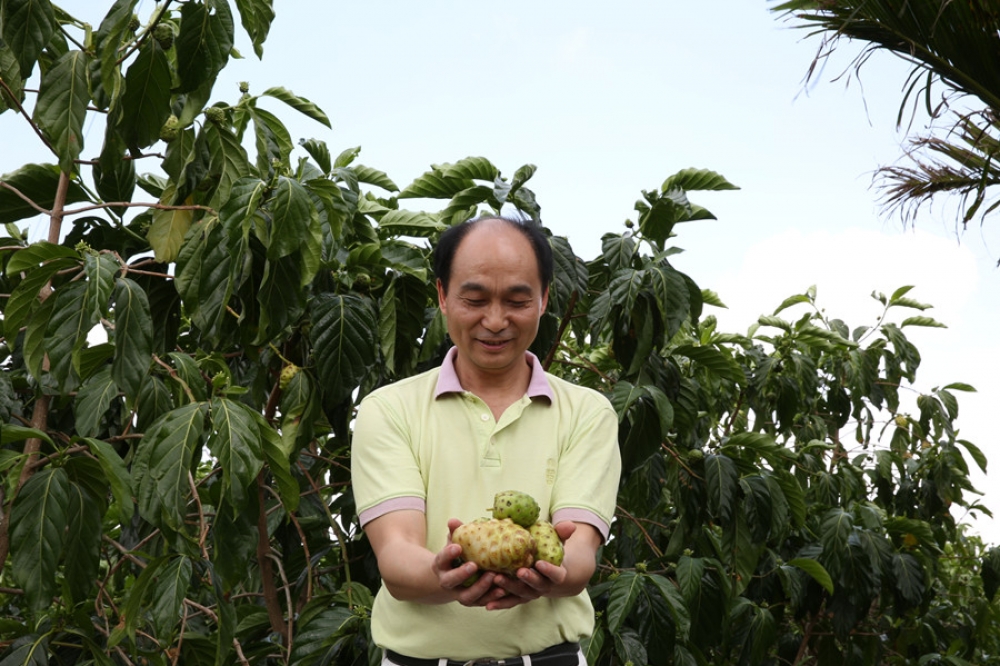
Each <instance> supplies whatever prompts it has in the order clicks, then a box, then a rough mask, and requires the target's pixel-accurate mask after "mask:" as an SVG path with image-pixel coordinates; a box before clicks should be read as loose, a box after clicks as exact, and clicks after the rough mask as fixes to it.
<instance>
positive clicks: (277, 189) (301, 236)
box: [267, 176, 317, 261]
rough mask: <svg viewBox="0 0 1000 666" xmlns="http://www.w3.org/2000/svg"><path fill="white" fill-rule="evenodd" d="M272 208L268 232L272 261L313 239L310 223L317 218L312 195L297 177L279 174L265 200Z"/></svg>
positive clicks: (268, 248)
mask: <svg viewBox="0 0 1000 666" xmlns="http://www.w3.org/2000/svg"><path fill="white" fill-rule="evenodd" d="M268 208H269V209H270V210H271V233H270V238H269V239H268V246H267V258H268V259H269V260H271V261H274V260H277V259H280V258H281V257H285V256H287V255H289V254H291V253H292V252H295V251H296V250H298V249H299V247H300V246H301V245H302V244H303V243H306V242H309V241H311V240H312V238H311V231H310V225H311V223H312V222H314V221H315V220H314V218H316V215H317V213H316V207H315V206H313V202H312V198H311V197H310V196H309V193H308V192H307V191H306V189H305V187H303V186H302V184H301V183H299V182H298V181H297V180H293V179H291V178H286V177H284V176H281V177H279V178H278V181H277V183H276V184H275V186H274V194H273V197H272V199H271V200H270V201H269V202H268Z"/></svg>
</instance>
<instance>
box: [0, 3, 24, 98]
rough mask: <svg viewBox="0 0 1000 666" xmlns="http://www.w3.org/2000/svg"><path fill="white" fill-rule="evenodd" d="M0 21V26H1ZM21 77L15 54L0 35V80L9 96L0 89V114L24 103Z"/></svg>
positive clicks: (0, 20)
mask: <svg viewBox="0 0 1000 666" xmlns="http://www.w3.org/2000/svg"><path fill="white" fill-rule="evenodd" d="M2 22H3V21H2V19H0V24H2ZM25 78H27V77H22V76H21V65H20V64H19V63H18V62H17V54H15V53H14V51H12V50H11V48H10V46H9V45H8V44H7V42H6V41H4V39H3V36H2V35H0V79H2V80H3V81H4V83H6V84H7V87H8V88H9V89H10V94H8V92H7V90H6V89H4V88H0V113H3V112H4V111H6V110H7V109H12V108H13V109H16V108H17V107H18V105H19V104H23V102H24V79H25Z"/></svg>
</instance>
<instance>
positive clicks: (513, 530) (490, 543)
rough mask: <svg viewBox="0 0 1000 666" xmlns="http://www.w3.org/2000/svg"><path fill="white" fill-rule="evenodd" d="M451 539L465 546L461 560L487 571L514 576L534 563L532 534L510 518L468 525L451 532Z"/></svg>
mask: <svg viewBox="0 0 1000 666" xmlns="http://www.w3.org/2000/svg"><path fill="white" fill-rule="evenodd" d="M451 540H452V541H453V542H454V543H457V544H458V545H459V546H461V547H462V559H464V560H466V561H469V562H475V563H476V566H477V567H479V568H480V569H482V570H484V571H495V572H497V573H502V574H506V575H508V576H513V575H514V574H515V573H516V572H517V570H518V569H520V568H522V567H530V566H531V565H532V564H534V562H535V540H534V539H532V537H531V533H530V532H528V530H526V529H525V528H523V527H521V526H520V525H518V524H516V523H515V522H514V521H512V520H510V519H509V518H504V519H502V520H497V519H495V518H494V519H492V520H486V519H483V520H474V521H472V522H471V523H465V524H464V525H460V526H459V527H458V529H456V530H455V531H454V532H453V533H452V535H451Z"/></svg>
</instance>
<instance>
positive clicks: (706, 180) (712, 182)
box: [660, 169, 740, 192]
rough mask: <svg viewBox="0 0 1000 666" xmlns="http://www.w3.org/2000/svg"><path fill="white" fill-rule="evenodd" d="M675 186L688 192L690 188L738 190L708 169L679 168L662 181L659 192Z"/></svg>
mask: <svg viewBox="0 0 1000 666" xmlns="http://www.w3.org/2000/svg"><path fill="white" fill-rule="evenodd" d="M675 187H679V188H680V189H682V190H684V191H686V192H690V191H692V190H715V191H718V190H738V189H740V188H738V187H737V186H735V185H733V184H732V183H730V182H729V181H728V180H726V179H725V178H723V177H722V176H721V175H720V174H718V173H716V172H714V171H710V170H708V169H681V170H680V171H678V172H677V173H675V174H674V175H672V176H670V177H669V178H667V179H666V180H665V181H663V184H662V185H661V186H660V191H661V192H667V191H669V190H671V189H673V188H675Z"/></svg>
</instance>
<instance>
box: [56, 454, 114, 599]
mask: <svg viewBox="0 0 1000 666" xmlns="http://www.w3.org/2000/svg"><path fill="white" fill-rule="evenodd" d="M80 460H83V459H82V458H81V459H80ZM68 498H69V501H68V503H67V510H66V519H67V520H66V525H67V528H68V529H67V531H66V545H65V550H66V557H65V560H64V571H65V577H66V589H67V590H68V591H69V595H68V596H69V599H68V601H69V603H70V604H74V603H81V602H84V601H85V600H86V599H87V598H88V597H90V595H91V594H92V590H93V588H94V587H95V585H96V582H97V580H98V573H99V570H100V564H101V536H102V534H103V530H102V520H103V518H104V515H103V514H104V507H105V506H107V504H106V502H105V501H104V497H103V496H101V497H100V498H98V497H94V495H93V494H91V493H90V492H88V491H87V490H86V488H85V487H84V486H83V485H82V484H79V483H73V482H71V483H70V484H69V488H68Z"/></svg>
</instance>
